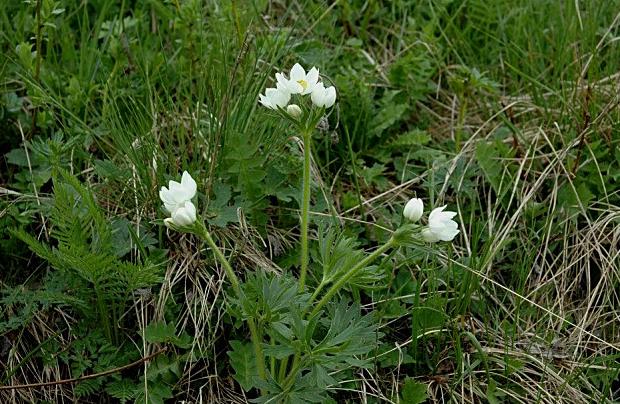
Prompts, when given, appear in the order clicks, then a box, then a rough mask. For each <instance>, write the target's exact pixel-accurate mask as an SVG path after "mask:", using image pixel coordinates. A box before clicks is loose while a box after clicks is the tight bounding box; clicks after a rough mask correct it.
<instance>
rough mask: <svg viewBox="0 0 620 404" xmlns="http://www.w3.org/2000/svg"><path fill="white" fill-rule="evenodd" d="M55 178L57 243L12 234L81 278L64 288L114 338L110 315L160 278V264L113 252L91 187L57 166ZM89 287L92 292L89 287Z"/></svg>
mask: <svg viewBox="0 0 620 404" xmlns="http://www.w3.org/2000/svg"><path fill="white" fill-rule="evenodd" d="M54 183H55V187H54V191H55V192H54V200H53V204H52V207H51V212H50V221H51V223H52V224H53V229H52V231H51V233H50V236H51V237H52V239H53V240H54V241H55V243H56V245H55V246H50V245H49V244H45V243H41V242H39V241H37V240H36V239H35V238H34V237H33V236H31V235H30V234H28V233H26V232H25V231H24V230H18V231H16V232H15V235H16V236H17V237H19V238H20V239H21V240H23V241H24V242H26V243H27V244H28V246H29V247H30V248H31V249H32V251H34V252H35V253H36V254H37V255H38V256H40V257H41V258H43V259H45V260H47V261H48V262H49V263H50V265H51V266H52V267H53V268H54V269H55V270H58V271H60V272H63V273H64V274H65V276H76V277H78V278H79V279H81V280H82V281H83V282H85V284H84V285H83V286H82V288H81V289H78V290H77V291H70V290H66V291H65V293H67V294H68V295H70V296H72V295H74V297H75V298H77V299H78V300H81V301H84V302H85V303H86V305H87V308H85V307H84V306H82V305H79V306H78V305H76V306H74V308H75V309H77V310H79V311H80V313H81V314H82V315H83V316H84V317H86V318H90V319H92V320H93V321H95V320H94V319H95V318H98V319H99V321H101V325H102V326H103V327H104V329H105V332H106V334H107V336H108V338H110V339H111V340H115V341H116V340H118V338H119V332H120V324H113V323H112V322H111V321H110V319H112V318H114V319H118V318H120V317H121V315H122V314H123V312H124V307H125V305H126V303H127V301H128V300H129V299H131V297H132V292H134V291H135V290H138V289H140V288H147V287H151V286H154V285H156V284H158V283H159V282H161V266H160V265H158V264H157V263H154V262H151V261H150V260H149V259H148V257H144V261H143V262H142V263H140V264H137V263H132V262H125V261H122V260H120V259H119V258H118V257H117V256H116V254H115V251H116V250H117V249H116V248H115V245H114V243H113V241H114V239H113V237H112V229H111V226H110V224H109V222H108V221H107V219H106V218H105V216H104V215H103V213H102V212H101V210H100V209H99V207H98V206H97V203H96V202H95V199H94V197H93V196H92V193H91V192H90V191H88V190H87V189H86V188H85V187H84V186H82V185H81V184H80V183H79V182H78V181H77V179H75V178H74V177H73V176H71V175H69V174H68V173H66V172H64V171H62V170H61V171H59V174H58V176H57V177H55V178H54ZM90 287H92V288H93V289H94V291H95V294H94V296H93V295H92V294H91V293H90V291H89V290H88V289H89V288H90ZM90 304H93V305H92V306H91V305H90ZM93 307H94V310H93Z"/></svg>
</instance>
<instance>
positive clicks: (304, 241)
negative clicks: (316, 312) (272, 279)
mask: <svg viewBox="0 0 620 404" xmlns="http://www.w3.org/2000/svg"><path fill="white" fill-rule="evenodd" d="M302 137H303V142H304V179H303V181H304V182H303V192H302V198H301V272H300V274H299V291H300V292H301V291H303V290H304V287H305V285H306V274H307V272H308V264H309V253H308V223H309V220H310V165H311V159H312V129H307V130H306V131H304V133H303V134H302Z"/></svg>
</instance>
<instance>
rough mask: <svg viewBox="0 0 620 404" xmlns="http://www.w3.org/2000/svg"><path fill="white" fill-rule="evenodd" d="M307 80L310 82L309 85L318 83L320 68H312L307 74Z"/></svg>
mask: <svg viewBox="0 0 620 404" xmlns="http://www.w3.org/2000/svg"><path fill="white" fill-rule="evenodd" d="M306 81H307V82H308V85H309V86H310V85H311V86H315V85H316V83H317V82H318V81H319V69H317V68H316V67H313V68H312V69H310V71H309V72H308V74H307V75H306Z"/></svg>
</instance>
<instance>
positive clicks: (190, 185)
mask: <svg viewBox="0 0 620 404" xmlns="http://www.w3.org/2000/svg"><path fill="white" fill-rule="evenodd" d="M181 185H183V188H185V190H186V192H188V193H189V194H190V195H191V196H190V197H189V199H192V198H193V197H194V196H196V189H197V186H196V181H194V179H193V178H192V176H191V175H189V173H188V172H187V171H183V175H182V176H181Z"/></svg>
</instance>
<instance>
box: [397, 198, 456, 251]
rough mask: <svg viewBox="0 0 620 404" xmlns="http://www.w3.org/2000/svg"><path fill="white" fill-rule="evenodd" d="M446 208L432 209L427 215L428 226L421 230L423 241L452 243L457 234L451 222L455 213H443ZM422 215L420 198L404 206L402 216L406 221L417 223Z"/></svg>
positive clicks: (422, 208) (454, 224)
mask: <svg viewBox="0 0 620 404" xmlns="http://www.w3.org/2000/svg"><path fill="white" fill-rule="evenodd" d="M445 208H446V206H441V207H439V208H435V209H433V211H432V212H431V214H430V215H428V226H427V227H425V228H424V229H423V230H422V238H423V239H424V241H427V242H429V243H433V242H435V241H440V240H441V241H452V239H454V237H456V235H457V234H459V230H458V224H457V223H456V222H455V221H454V220H452V218H454V216H456V212H451V211H445V212H444V209H445ZM423 213H424V202H422V199H420V198H412V199H411V200H409V202H407V204H406V205H405V209H404V210H403V216H405V218H406V219H408V220H410V221H412V222H417V221H418V220H420V218H421V217H422V214H423Z"/></svg>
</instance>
